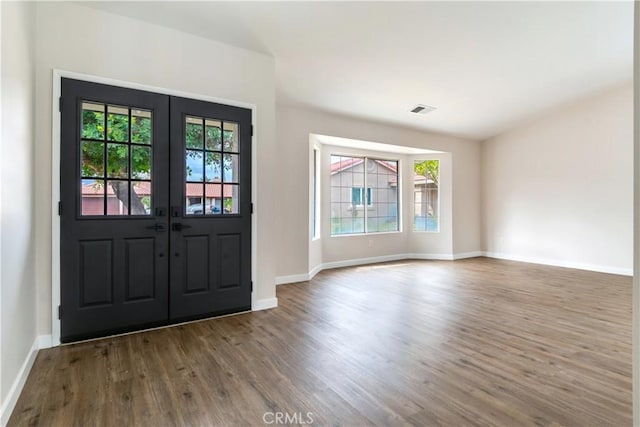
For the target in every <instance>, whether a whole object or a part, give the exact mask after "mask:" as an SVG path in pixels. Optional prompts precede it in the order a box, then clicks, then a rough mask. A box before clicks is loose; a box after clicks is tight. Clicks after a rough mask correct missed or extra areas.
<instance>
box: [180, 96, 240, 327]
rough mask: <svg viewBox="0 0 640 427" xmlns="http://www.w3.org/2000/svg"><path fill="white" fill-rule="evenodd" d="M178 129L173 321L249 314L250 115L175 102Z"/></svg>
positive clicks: (227, 108)
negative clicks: (238, 312) (237, 313)
mask: <svg viewBox="0 0 640 427" xmlns="http://www.w3.org/2000/svg"><path fill="white" fill-rule="evenodd" d="M171 123H172V128H171V143H170V147H171V171H172V174H171V192H170V193H171V233H170V234H171V237H170V242H171V251H172V256H171V287H170V300H171V303H170V319H171V321H181V320H186V319H195V318H199V317H205V316H210V315H216V314H223V313H230V312H237V311H245V310H249V309H250V308H251V110H247V109H244V108H238V107H230V106H226V105H220V104H213V103H209V102H202V101H195V100H190V99H185V98H176V97H172V99H171ZM178 124H179V125H178Z"/></svg>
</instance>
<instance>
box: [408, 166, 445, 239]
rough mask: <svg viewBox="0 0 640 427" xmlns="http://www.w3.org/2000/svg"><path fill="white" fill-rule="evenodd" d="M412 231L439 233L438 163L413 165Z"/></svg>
mask: <svg viewBox="0 0 640 427" xmlns="http://www.w3.org/2000/svg"><path fill="white" fill-rule="evenodd" d="M413 172H414V179H413V207H414V209H413V212H414V216H413V230H414V231H429V232H439V231H440V189H439V184H440V161H439V160H415V161H414V163H413Z"/></svg>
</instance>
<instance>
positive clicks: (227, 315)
mask: <svg viewBox="0 0 640 427" xmlns="http://www.w3.org/2000/svg"><path fill="white" fill-rule="evenodd" d="M252 311H253V310H251V309H249V310H245V311H238V312H235V313H228V314H221V315H220V316H213V317H205V318H202V319H194V320H187V321H184V322H180V323H168V324H166V325H160V326H154V327H152V328H146V329H140V330H136V331H129V332H121V333H119V334H113V335H105V336H103V337H96V338H87V339H83V340H78V341H73V342H66V343H60V345H59V347H63V346H70V345H75V344H82V343H88V342H93V341H101V340H107V339H112V338H117V337H123V336H125V335H134V334H140V333H142V332H149V331H157V330H159V329H168V328H174V327H176V326H183V325H188V324H191V323H199V322H205V321H207V320H214V319H222V318H223V317H229V316H237V315H239V314H247V313H251V312H252Z"/></svg>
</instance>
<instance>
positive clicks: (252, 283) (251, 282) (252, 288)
mask: <svg viewBox="0 0 640 427" xmlns="http://www.w3.org/2000/svg"><path fill="white" fill-rule="evenodd" d="M251 292H253V280H252V281H251Z"/></svg>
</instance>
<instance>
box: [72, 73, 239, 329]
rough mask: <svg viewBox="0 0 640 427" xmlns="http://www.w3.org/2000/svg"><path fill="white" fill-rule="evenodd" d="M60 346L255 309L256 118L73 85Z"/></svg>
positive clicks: (130, 92) (141, 94)
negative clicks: (253, 151) (253, 121)
mask: <svg viewBox="0 0 640 427" xmlns="http://www.w3.org/2000/svg"><path fill="white" fill-rule="evenodd" d="M61 120H62V122H61V161H60V166H61V180H60V194H61V204H60V216H61V218H60V225H61V266H60V273H61V307H60V319H61V341H62V342H70V341H75V340H79V339H85V338H91V337H97V336H104V335H109V334H113V333H118V332H125V331H131V330H136V329H143V328H147V327H152V326H158V325H164V324H168V323H175V322H180V321H185V320H192V319H198V318H203V317H209V316H215V315H220V314H227V313H233V312H238V311H245V310H249V309H250V307H251V258H250V257H251V187H250V185H251V111H250V110H247V109H243V108H238V107H232V106H227V105H220V104H214V103H210V102H202V101H196V100H191V99H186V98H179V97H172V96H167V95H161V94H156V93H151V92H145V91H139V90H132V89H125V88H120V87H115V86H108V85H102V84H97V83H90V82H84V81H79V80H72V79H62V100H61Z"/></svg>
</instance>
